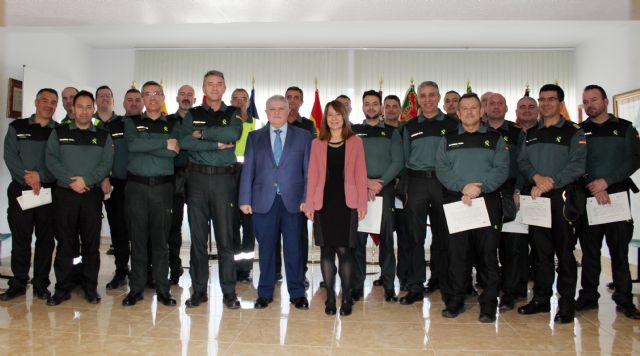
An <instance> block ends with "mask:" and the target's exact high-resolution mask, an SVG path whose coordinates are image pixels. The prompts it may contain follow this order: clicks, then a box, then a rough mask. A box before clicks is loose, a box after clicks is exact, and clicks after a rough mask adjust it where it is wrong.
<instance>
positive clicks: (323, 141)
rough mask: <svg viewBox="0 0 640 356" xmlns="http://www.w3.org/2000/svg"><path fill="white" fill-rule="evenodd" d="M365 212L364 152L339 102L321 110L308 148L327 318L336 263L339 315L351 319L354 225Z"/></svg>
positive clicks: (309, 208)
mask: <svg viewBox="0 0 640 356" xmlns="http://www.w3.org/2000/svg"><path fill="white" fill-rule="evenodd" d="M366 212H367V168H366V164H365V160H364V147H363V145H362V140H361V139H360V137H358V136H355V135H354V134H353V131H352V130H351V125H350V124H349V120H348V119H347V110H346V108H345V107H344V105H342V103H340V102H339V101H332V102H330V103H328V104H327V105H326V106H325V109H324V120H323V121H322V127H321V128H320V135H319V136H318V138H317V139H315V140H314V141H313V143H312V144H311V157H310V159H309V172H308V175H307V199H306V202H305V215H306V216H307V218H309V220H311V221H313V230H314V234H315V241H316V245H318V246H320V259H321V261H320V268H321V270H322V278H323V279H324V282H325V284H326V291H327V300H326V302H325V310H324V311H325V313H327V315H334V314H335V313H336V293H335V289H334V288H335V278H336V266H335V259H336V254H337V255H338V261H339V267H338V269H339V271H340V280H341V281H342V305H341V306H340V315H349V314H351V309H352V308H351V306H352V304H353V301H352V299H351V282H352V279H353V269H354V260H353V255H352V252H351V249H352V248H354V247H355V244H356V238H357V229H358V220H361V219H363V218H364V215H365V214H366Z"/></svg>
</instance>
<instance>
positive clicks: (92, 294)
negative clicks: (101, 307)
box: [84, 289, 102, 304]
mask: <svg viewBox="0 0 640 356" xmlns="http://www.w3.org/2000/svg"><path fill="white" fill-rule="evenodd" d="M84 299H86V300H87V303H89V304H98V303H100V301H101V300H102V297H100V294H98V291H97V290H95V289H94V290H91V291H86V290H85V291H84Z"/></svg>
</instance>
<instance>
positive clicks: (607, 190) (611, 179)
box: [576, 85, 640, 319]
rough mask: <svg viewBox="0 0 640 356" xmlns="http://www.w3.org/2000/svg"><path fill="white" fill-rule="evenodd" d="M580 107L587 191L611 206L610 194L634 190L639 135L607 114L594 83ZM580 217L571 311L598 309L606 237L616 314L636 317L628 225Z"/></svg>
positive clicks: (601, 93)
mask: <svg viewBox="0 0 640 356" xmlns="http://www.w3.org/2000/svg"><path fill="white" fill-rule="evenodd" d="M582 104H583V105H584V110H585V112H586V113H587V115H589V117H588V118H587V120H586V121H584V122H582V124H581V125H580V126H581V127H582V129H583V130H584V134H585V136H586V138H587V183H588V184H587V189H588V190H589V195H590V196H593V197H595V199H596V201H597V202H598V204H608V203H610V199H609V195H610V194H614V193H620V192H627V195H628V194H629V193H628V192H629V189H636V190H637V188H636V187H635V185H634V184H633V182H632V181H631V179H630V178H629V177H630V176H631V175H632V174H633V173H634V172H635V171H636V170H638V168H639V167H640V140H639V139H638V131H637V130H636V129H635V128H634V127H633V124H632V123H631V122H629V121H627V120H624V119H620V118H617V117H615V116H613V115H611V114H609V113H608V112H607V106H608V105H609V100H608V99H607V93H606V92H605V91H604V89H603V88H602V87H600V86H598V85H588V86H587V87H585V88H584V92H583V93H582ZM586 220H587V219H586V216H585V217H583V225H582V226H583V227H584V229H583V232H582V233H581V234H580V247H581V248H582V277H581V283H580V284H581V286H582V289H581V290H580V292H579V296H578V300H577V301H576V310H578V311H582V310H589V309H597V308H598V299H599V298H600V294H599V293H598V284H599V282H600V250H601V248H602V238H603V236H604V237H606V240H607V246H608V247H609V254H610V255H611V270H612V272H613V284H614V286H615V288H614V290H613V296H612V298H613V301H614V302H616V305H617V308H616V310H618V311H619V312H622V313H623V314H624V315H625V316H626V317H628V318H631V319H640V312H639V311H638V309H637V308H636V307H635V305H633V295H632V294H631V273H630V272H629V241H631V238H632V237H633V221H632V220H628V221H618V222H612V223H608V224H601V225H589V223H588V221H586Z"/></svg>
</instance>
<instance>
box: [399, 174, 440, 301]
mask: <svg viewBox="0 0 640 356" xmlns="http://www.w3.org/2000/svg"><path fill="white" fill-rule="evenodd" d="M443 190H444V188H443V186H442V184H441V183H440V182H439V181H438V180H437V179H436V177H435V174H434V175H433V176H432V177H431V178H424V177H415V176H411V175H409V189H408V200H407V204H406V206H405V210H406V214H407V219H408V220H409V226H410V236H411V237H410V238H409V244H410V245H409V250H408V251H409V254H408V256H407V257H408V273H407V288H409V290H410V291H412V292H416V293H423V291H424V286H423V285H424V283H425V281H426V279H427V272H426V261H425V253H424V242H425V239H426V236H427V226H426V225H427V215H428V216H429V221H430V222H431V233H432V236H433V240H432V244H431V264H430V268H431V278H435V279H436V280H438V282H439V283H440V289H441V291H442V292H443V293H446V292H448V289H447V286H446V282H447V281H446V277H444V276H443V274H444V272H445V271H446V269H447V267H446V266H447V228H446V221H445V218H444V210H442V203H443V197H442V194H443Z"/></svg>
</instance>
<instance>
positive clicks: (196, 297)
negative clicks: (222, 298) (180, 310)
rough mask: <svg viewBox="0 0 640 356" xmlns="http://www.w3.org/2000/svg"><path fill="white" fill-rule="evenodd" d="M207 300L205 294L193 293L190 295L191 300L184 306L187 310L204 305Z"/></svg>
mask: <svg viewBox="0 0 640 356" xmlns="http://www.w3.org/2000/svg"><path fill="white" fill-rule="evenodd" d="M208 300H209V298H208V297H207V293H198V292H194V293H193V294H191V298H189V299H187V301H186V302H184V305H186V306H187V308H195V307H197V306H199V305H200V304H202V303H206V302H207V301H208ZM225 304H226V303H225Z"/></svg>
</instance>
